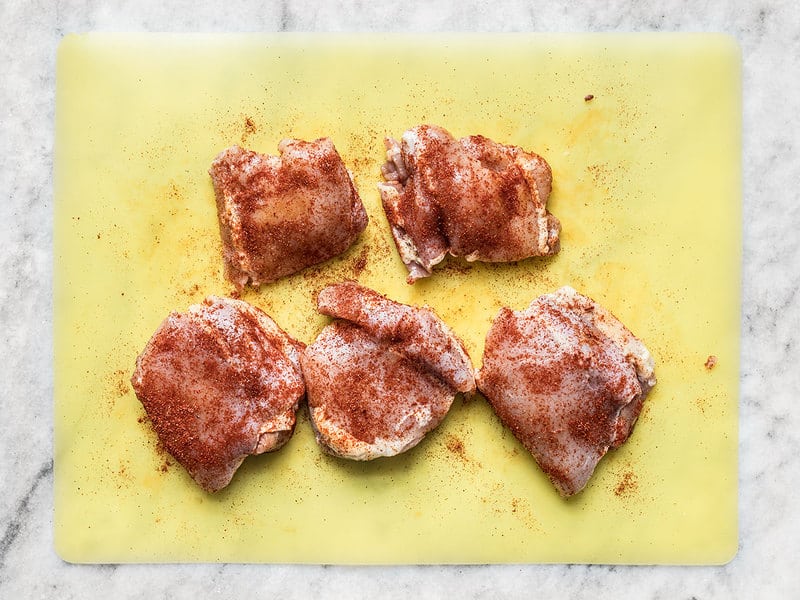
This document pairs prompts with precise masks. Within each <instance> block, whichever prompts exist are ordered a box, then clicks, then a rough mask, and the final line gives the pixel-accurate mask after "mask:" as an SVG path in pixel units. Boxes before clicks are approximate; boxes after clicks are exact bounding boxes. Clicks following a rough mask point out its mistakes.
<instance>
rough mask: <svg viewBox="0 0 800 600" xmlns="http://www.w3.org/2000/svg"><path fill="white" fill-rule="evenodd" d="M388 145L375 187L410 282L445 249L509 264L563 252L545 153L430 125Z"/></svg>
mask: <svg viewBox="0 0 800 600" xmlns="http://www.w3.org/2000/svg"><path fill="white" fill-rule="evenodd" d="M386 147H387V153H386V155H387V159H388V160H387V162H386V164H385V165H384V166H383V169H382V171H383V176H384V179H385V180H386V182H385V183H381V184H379V185H378V188H379V190H380V193H381V199H382V201H383V208H384V211H385V213H386V217H387V219H388V221H389V225H390V226H391V230H392V235H393V237H394V240H395V244H396V246H397V250H398V252H399V253H400V256H401V258H402V259H403V262H404V263H405V265H406V267H407V268H408V273H409V275H408V281H409V283H413V282H414V281H416V280H417V279H420V278H422V277H427V276H429V275H430V274H431V270H432V269H433V266H434V265H436V264H438V263H439V262H441V261H442V260H443V259H444V257H445V255H446V254H448V253H449V254H451V255H452V256H463V257H464V258H465V259H466V260H468V261H475V260H479V261H486V262H508V261H515V260H521V259H524V258H528V257H531V256H542V255H548V254H555V253H556V252H558V250H559V247H560V246H559V239H558V236H559V232H560V230H561V225H560V223H559V222H558V219H556V218H555V217H554V216H553V215H551V214H550V213H549V212H548V211H547V209H546V204H547V199H548V197H549V196H550V190H551V184H552V174H551V171H550V166H549V165H548V164H547V162H546V161H545V160H544V159H543V158H542V157H541V156H539V155H537V154H533V153H530V152H525V151H524V150H522V149H521V148H518V147H516V146H507V145H503V144H498V143H496V142H493V141H492V140H489V139H487V138H485V137H483V136H480V135H475V136H469V137H465V138H461V139H459V140H457V139H454V138H453V137H452V136H451V135H450V133H449V132H447V131H446V130H444V129H442V128H441V127H436V126H433V125H419V126H417V127H414V128H413V129H409V130H408V131H406V132H405V133H404V134H403V137H402V140H401V141H400V142H398V141H396V140H394V139H391V138H389V139H387V140H386Z"/></svg>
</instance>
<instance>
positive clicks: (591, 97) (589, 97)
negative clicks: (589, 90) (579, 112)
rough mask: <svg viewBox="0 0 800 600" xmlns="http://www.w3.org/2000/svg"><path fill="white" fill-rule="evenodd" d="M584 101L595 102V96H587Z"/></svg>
mask: <svg viewBox="0 0 800 600" xmlns="http://www.w3.org/2000/svg"><path fill="white" fill-rule="evenodd" d="M583 99H584V101H585V102H591V101H592V100H594V94H586V95H585V96H584V97H583Z"/></svg>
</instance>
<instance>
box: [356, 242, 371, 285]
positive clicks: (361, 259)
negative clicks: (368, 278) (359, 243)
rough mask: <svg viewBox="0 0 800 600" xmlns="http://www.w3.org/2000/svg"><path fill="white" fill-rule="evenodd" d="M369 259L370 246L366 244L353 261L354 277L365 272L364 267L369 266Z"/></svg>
mask: <svg viewBox="0 0 800 600" xmlns="http://www.w3.org/2000/svg"><path fill="white" fill-rule="evenodd" d="M368 261H369V246H364V248H362V249H361V252H360V254H359V255H358V256H357V257H356V259H355V261H354V262H353V277H354V278H357V277H358V276H359V275H361V273H363V272H364V269H365V268H366V267H367V262H368Z"/></svg>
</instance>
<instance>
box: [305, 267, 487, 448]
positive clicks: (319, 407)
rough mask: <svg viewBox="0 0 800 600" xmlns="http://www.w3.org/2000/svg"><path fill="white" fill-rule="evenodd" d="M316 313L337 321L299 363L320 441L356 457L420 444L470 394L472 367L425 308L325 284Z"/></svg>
mask: <svg viewBox="0 0 800 600" xmlns="http://www.w3.org/2000/svg"><path fill="white" fill-rule="evenodd" d="M317 305H318V307H319V311H320V312H321V313H323V314H326V315H329V316H332V317H335V318H336V320H335V321H334V322H333V323H331V324H330V325H328V326H327V327H325V329H323V331H322V333H320V335H319V336H318V337H317V339H316V340H315V341H314V343H313V344H311V345H310V346H308V348H306V350H305V352H304V353H303V355H302V358H301V362H302V366H303V373H304V375H305V378H306V387H307V394H308V407H309V413H310V415H311V423H312V425H313V427H314V431H315V433H316V437H317V441H318V442H319V444H320V445H321V446H322V447H323V449H325V450H326V451H327V452H328V453H330V454H333V455H335V456H340V457H343V458H349V459H353V460H371V459H374V458H378V457H381V456H394V455H396V454H399V453H401V452H404V451H405V450H408V449H409V448H412V447H413V446H415V445H416V444H418V443H419V442H420V441H421V440H422V438H423V437H424V436H425V434H426V433H428V432H429V431H431V430H432V429H434V428H435V427H436V426H437V425H438V424H439V423H440V422H441V421H442V419H444V417H445V415H446V414H447V412H448V410H449V409H450V406H451V405H452V403H453V399H454V397H455V395H456V394H457V393H459V392H463V393H467V394H471V393H473V392H474V391H475V379H474V373H473V369H472V363H471V361H470V359H469V356H467V353H466V351H465V350H464V347H463V345H462V344H461V342H460V341H459V340H458V338H457V337H456V336H455V335H454V334H453V332H452V331H451V330H450V329H449V327H447V325H445V324H444V322H443V321H442V320H441V319H439V317H437V316H436V314H435V313H434V312H433V311H432V310H430V309H429V308H417V307H413V306H407V305H404V304H400V303H398V302H394V301H392V300H389V299H388V298H386V297H384V296H382V295H380V294H378V293H377V292H375V291H373V290H370V289H367V288H364V287H361V286H360V285H358V284H356V283H353V282H346V283H341V284H336V285H332V286H328V287H327V288H325V289H324V290H322V291H321V292H320V294H319V297H318V299H317Z"/></svg>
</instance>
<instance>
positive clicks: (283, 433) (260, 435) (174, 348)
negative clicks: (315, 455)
mask: <svg viewBox="0 0 800 600" xmlns="http://www.w3.org/2000/svg"><path fill="white" fill-rule="evenodd" d="M302 348H303V345H302V344H301V343H300V342H297V341H295V340H293V339H292V338H290V337H289V336H288V335H287V334H286V333H284V332H283V331H282V330H281V329H280V328H279V327H278V326H277V325H276V324H275V322H274V321H273V320H272V319H270V318H269V316H267V315H266V314H265V313H264V312H262V311H260V310H259V309H257V308H255V307H253V306H251V305H249V304H247V303H245V302H243V301H241V300H233V299H229V298H218V297H214V296H211V297H209V298H207V299H206V300H205V301H204V302H203V304H195V305H193V306H190V307H189V309H188V311H187V312H186V313H177V312H176V313H172V314H170V315H169V316H168V317H167V318H166V319H165V320H164V322H163V323H161V325H160V326H159V328H158V329H157V330H156V332H155V333H154V334H153V337H152V338H151V339H150V341H149V342H148V343H147V346H146V347H145V349H144V351H143V352H142V353H141V354H140V355H139V357H138V358H137V360H136V370H135V372H134V374H133V378H132V379H131V383H132V385H133V389H134V390H135V392H136V396H137V397H138V398H139V400H140V401H141V402H142V405H143V406H144V408H145V410H146V411H147V415H148V417H149V418H150V422H151V423H152V426H153V429H154V430H155V432H156V434H157V435H158V437H159V439H160V441H161V443H162V444H163V445H164V447H165V448H166V450H167V451H168V452H169V453H170V454H172V456H174V457H175V459H176V460H177V461H178V462H179V463H181V464H182V465H183V466H184V467H185V468H186V470H187V471H188V472H189V474H190V475H191V476H192V477H193V478H194V480H195V481H196V482H197V483H198V484H200V486H202V487H203V488H204V489H206V490H207V491H209V492H215V491H217V490H220V489H222V488H223V487H225V486H226V485H228V483H229V482H230V481H231V478H232V477H233V475H234V473H235V472H236V470H237V469H238V468H239V465H241V463H242V461H243V460H244V459H245V457H247V456H248V455H250V454H261V453H263V452H270V451H272V450H276V449H278V448H280V447H281V446H282V445H283V444H285V443H286V442H287V441H288V440H289V438H290V437H291V435H292V432H293V431H294V426H295V413H296V411H297V406H298V403H299V401H300V399H301V398H302V397H303V395H304V394H305V384H304V382H303V377H302V373H301V370H300V353H301V351H302Z"/></svg>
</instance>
